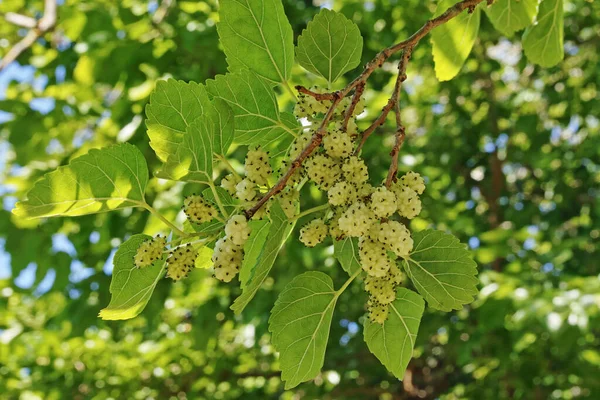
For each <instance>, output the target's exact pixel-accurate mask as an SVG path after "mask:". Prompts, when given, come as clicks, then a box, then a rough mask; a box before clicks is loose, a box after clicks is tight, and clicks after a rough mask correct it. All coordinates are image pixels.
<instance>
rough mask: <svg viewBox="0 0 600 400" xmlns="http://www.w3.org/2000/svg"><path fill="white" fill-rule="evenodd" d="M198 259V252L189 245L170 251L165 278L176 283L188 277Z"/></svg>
mask: <svg viewBox="0 0 600 400" xmlns="http://www.w3.org/2000/svg"><path fill="white" fill-rule="evenodd" d="M197 257H198V252H197V251H196V250H195V249H194V247H193V246H192V245H191V244H187V245H185V246H181V247H177V248H175V249H173V250H171V252H170V254H169V258H167V277H169V278H171V279H173V280H175V281H178V280H180V279H182V278H185V277H187V276H188V274H189V273H190V271H191V270H192V268H194V263H195V262H196V258H197Z"/></svg>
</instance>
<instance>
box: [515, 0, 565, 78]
mask: <svg viewBox="0 0 600 400" xmlns="http://www.w3.org/2000/svg"><path fill="white" fill-rule="evenodd" d="M563 41H564V11H563V2H562V0H543V1H542V2H541V3H540V9H539V12H538V16H537V21H536V22H535V24H534V25H533V26H530V27H529V28H527V29H526V30H525V33H524V34H523V50H524V52H525V55H526V56H527V58H528V59H529V60H530V61H531V62H534V63H536V64H538V65H541V66H542V67H546V68H547V67H552V66H554V65H556V64H558V63H559V62H560V61H562V59H563V58H564V57H565V50H564V44H563Z"/></svg>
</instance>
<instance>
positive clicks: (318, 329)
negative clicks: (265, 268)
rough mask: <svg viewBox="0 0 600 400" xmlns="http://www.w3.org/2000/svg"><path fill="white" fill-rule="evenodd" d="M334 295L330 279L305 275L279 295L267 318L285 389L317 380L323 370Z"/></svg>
mask: <svg viewBox="0 0 600 400" xmlns="http://www.w3.org/2000/svg"><path fill="white" fill-rule="evenodd" d="M336 300H337V295H336V292H335V290H333V282H332V281H331V278H330V277H329V276H327V275H326V274H324V273H322V272H316V271H311V272H305V273H303V274H301V275H298V276H297V277H295V278H294V279H293V280H292V281H291V282H290V283H289V284H288V285H287V286H286V287H285V289H284V290H283V292H281V294H280V295H279V297H278V298H277V301H276V302H275V306H274V307H273V310H271V317H270V318H269V331H270V332H271V333H272V335H273V336H272V339H271V340H272V342H273V345H274V346H275V349H276V350H277V351H278V352H279V364H280V366H281V379H282V380H283V381H285V389H291V388H293V387H295V386H297V385H299V384H300V383H302V382H306V381H308V380H310V379H313V378H314V377H316V376H317V375H318V374H319V372H320V371H321V367H323V361H324V359H325V348H326V347H327V340H328V339H329V329H330V327H331V318H332V316H333V310H334V308H335V303H336Z"/></svg>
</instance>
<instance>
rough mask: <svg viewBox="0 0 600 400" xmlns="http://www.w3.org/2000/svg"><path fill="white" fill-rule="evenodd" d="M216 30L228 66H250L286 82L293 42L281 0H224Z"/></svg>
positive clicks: (241, 67)
mask: <svg viewBox="0 0 600 400" xmlns="http://www.w3.org/2000/svg"><path fill="white" fill-rule="evenodd" d="M219 7H220V8H219V19H220V21H219V24H218V25H217V31H218V32H219V38H220V39H221V43H222V44H223V49H224V50H225V55H226V56H227V63H228V64H229V69H230V70H231V71H233V72H236V71H241V70H246V69H250V70H252V71H254V72H256V73H257V74H258V75H259V76H261V77H263V78H265V79H268V80H270V81H273V82H286V81H287V80H288V79H289V76H290V72H291V70H292V65H293V63H294V42H293V33H292V26H291V25H290V23H289V21H288V19H287V17H286V16H285V13H284V11H283V5H282V4H281V1H279V0H221V1H220V2H219Z"/></svg>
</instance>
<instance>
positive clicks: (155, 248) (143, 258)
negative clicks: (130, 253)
mask: <svg viewBox="0 0 600 400" xmlns="http://www.w3.org/2000/svg"><path fill="white" fill-rule="evenodd" d="M166 245H167V239H166V238H165V237H164V236H160V235H158V236H156V237H155V238H152V239H148V240H145V241H144V242H142V244H140V247H138V249H137V251H136V253H135V256H134V258H133V261H134V264H135V266H136V267H138V268H144V267H149V266H150V265H152V264H153V263H154V262H155V261H156V260H159V259H161V258H162V257H163V251H164V250H165V246H166Z"/></svg>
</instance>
